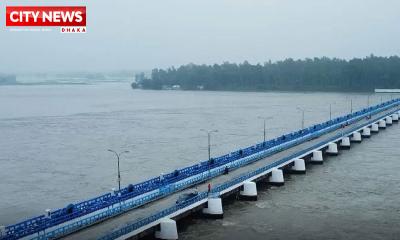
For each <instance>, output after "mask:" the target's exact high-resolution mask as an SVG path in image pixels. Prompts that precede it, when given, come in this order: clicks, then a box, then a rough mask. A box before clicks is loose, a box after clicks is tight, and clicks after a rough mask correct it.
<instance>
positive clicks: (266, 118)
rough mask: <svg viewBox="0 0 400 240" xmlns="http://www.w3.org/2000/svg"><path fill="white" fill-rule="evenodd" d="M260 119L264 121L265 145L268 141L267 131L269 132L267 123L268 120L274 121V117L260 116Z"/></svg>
mask: <svg viewBox="0 0 400 240" xmlns="http://www.w3.org/2000/svg"><path fill="white" fill-rule="evenodd" d="M258 118H259V119H262V120H264V142H263V144H265V141H266V131H267V129H266V126H267V124H266V122H267V120H270V119H272V118H273V117H261V116H259V117H258Z"/></svg>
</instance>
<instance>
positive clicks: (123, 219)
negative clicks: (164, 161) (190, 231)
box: [64, 108, 394, 239]
mask: <svg viewBox="0 0 400 240" xmlns="http://www.w3.org/2000/svg"><path fill="white" fill-rule="evenodd" d="M393 110H394V109H393V108H391V109H388V110H385V111H382V112H380V113H378V114H376V115H373V117H380V116H384V115H387V114H388V113H390V112H391V111H393ZM368 121H369V120H367V119H365V118H364V119H362V120H360V121H358V122H355V123H353V124H351V125H349V126H348V127H346V128H349V127H351V128H354V127H357V126H362V125H363V124H366V123H367V122H368ZM344 130H346V129H344ZM342 131H343V129H337V130H335V131H332V132H330V133H326V134H324V135H322V136H320V137H319V138H316V139H312V140H309V141H306V142H304V143H301V144H299V145H297V146H293V147H290V148H287V149H286V150H284V151H281V152H278V153H275V154H273V155H271V156H269V157H266V158H263V159H261V160H258V161H256V162H254V163H251V164H249V165H246V166H243V167H240V168H238V169H236V170H232V171H230V172H229V174H228V175H221V176H217V177H215V178H213V179H212V180H210V181H207V182H206V183H203V184H198V185H197V186H196V188H197V189H198V191H207V185H208V183H211V186H217V185H220V184H222V183H225V182H227V181H229V180H231V179H233V178H235V177H238V176H240V175H242V174H244V173H247V172H250V171H253V170H255V169H257V168H260V167H262V166H265V165H268V164H270V163H273V162H276V161H278V160H280V159H282V158H284V157H287V156H290V155H291V154H294V153H297V152H299V151H301V150H303V149H306V148H309V147H312V146H314V145H315V144H318V143H320V142H323V141H326V140H328V139H330V138H332V137H334V136H335V135H337V134H339V133H341V132H342ZM188 191H189V190H183V191H180V192H176V193H173V194H171V195H169V196H167V197H165V198H162V199H159V200H157V201H154V202H152V203H149V204H147V205H144V206H142V207H140V208H137V209H134V210H131V211H129V212H127V213H124V214H122V215H119V216H117V217H114V218H111V219H108V220H106V221H103V222H101V223H98V224H96V225H93V226H91V227H89V228H86V229H83V230H80V231H78V232H75V233H73V234H71V235H69V236H66V237H64V239H98V238H100V237H102V236H104V235H106V234H108V233H110V232H112V231H115V230H117V229H119V228H121V227H124V226H126V225H127V224H128V223H132V222H135V221H137V220H139V219H142V218H145V217H148V216H150V215H152V214H153V213H155V212H157V211H160V210H162V209H164V208H167V207H169V206H172V205H174V204H175V201H176V200H177V199H178V197H179V196H180V195H181V194H182V193H184V192H188Z"/></svg>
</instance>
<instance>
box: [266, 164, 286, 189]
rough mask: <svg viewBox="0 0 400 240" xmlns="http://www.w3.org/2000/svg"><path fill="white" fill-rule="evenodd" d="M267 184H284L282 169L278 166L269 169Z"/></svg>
mask: <svg viewBox="0 0 400 240" xmlns="http://www.w3.org/2000/svg"><path fill="white" fill-rule="evenodd" d="M269 184H270V185H273V186H282V185H284V184H285V179H284V178H283V171H282V170H281V169H278V168H274V169H272V171H271V176H270V177H269Z"/></svg>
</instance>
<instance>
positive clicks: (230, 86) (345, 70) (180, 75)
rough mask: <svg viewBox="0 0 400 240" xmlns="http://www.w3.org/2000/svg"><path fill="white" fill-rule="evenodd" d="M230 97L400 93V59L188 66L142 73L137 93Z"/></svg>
mask: <svg viewBox="0 0 400 240" xmlns="http://www.w3.org/2000/svg"><path fill="white" fill-rule="evenodd" d="M172 86H174V87H175V88H179V89H182V90H228V91H268V90H278V91H347V92H350V91H361V92H363V91H374V89H375V88H400V58H399V57H398V56H392V57H376V56H373V55H371V56H368V57H366V58H354V59H351V60H344V59H337V58H327V57H323V58H313V59H310V58H307V59H303V60H293V59H291V58H289V59H286V60H283V61H277V62H271V61H268V62H265V63H264V64H250V63H248V62H247V61H245V62H243V63H240V64H236V63H229V62H224V63H223V64H214V65H204V64H203V65H196V64H187V65H183V66H180V67H178V68H175V67H171V68H168V69H153V70H152V72H151V76H149V77H146V76H145V74H143V73H140V74H137V75H136V81H135V83H133V84H132V87H140V88H143V89H168V88H171V87H172Z"/></svg>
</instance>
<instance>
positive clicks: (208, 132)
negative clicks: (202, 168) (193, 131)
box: [200, 129, 218, 175]
mask: <svg viewBox="0 0 400 240" xmlns="http://www.w3.org/2000/svg"><path fill="white" fill-rule="evenodd" d="M200 131H203V132H207V139H208V175H210V173H211V172H210V165H211V133H216V132H218V130H216V129H215V130H205V129H200Z"/></svg>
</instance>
